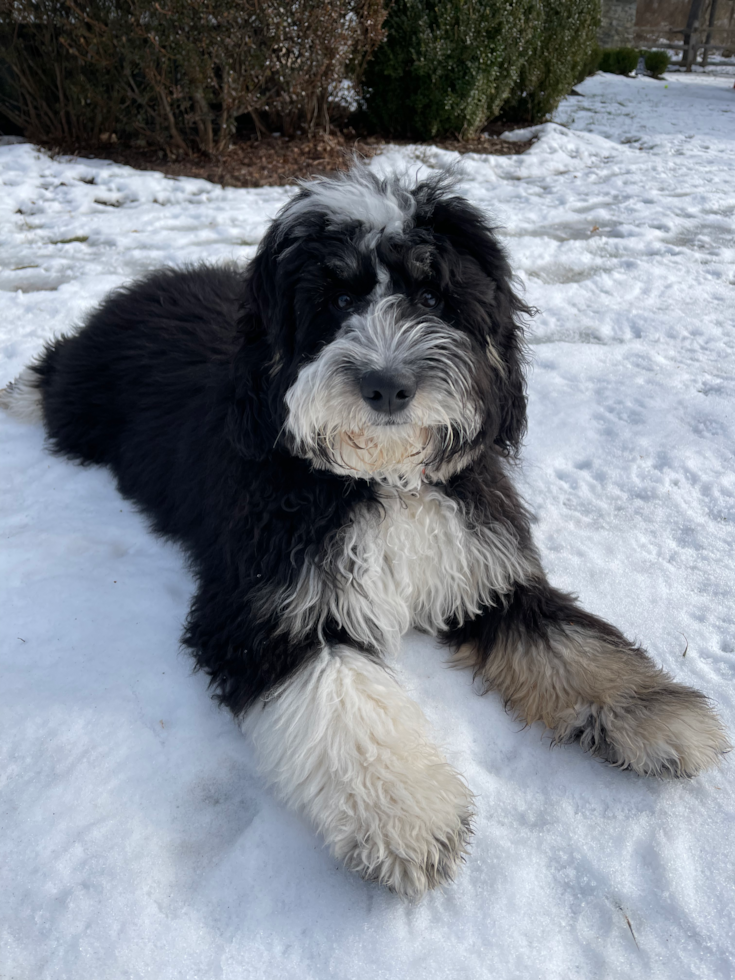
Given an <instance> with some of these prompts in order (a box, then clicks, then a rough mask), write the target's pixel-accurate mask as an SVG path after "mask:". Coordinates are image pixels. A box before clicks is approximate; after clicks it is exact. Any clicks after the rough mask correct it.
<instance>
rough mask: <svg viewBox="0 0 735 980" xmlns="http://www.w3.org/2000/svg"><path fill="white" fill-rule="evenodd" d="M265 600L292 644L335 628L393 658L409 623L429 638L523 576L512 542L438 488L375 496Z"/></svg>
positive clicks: (508, 531) (509, 534)
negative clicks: (275, 609) (278, 616)
mask: <svg viewBox="0 0 735 980" xmlns="http://www.w3.org/2000/svg"><path fill="white" fill-rule="evenodd" d="M379 499H380V504H381V507H380V508H376V507H375V506H374V505H367V504H365V505H358V506H357V507H356V508H355V510H354V511H353V512H352V516H351V520H350V521H349V523H348V524H346V525H345V526H344V527H343V528H342V529H341V530H340V533H339V534H338V535H337V536H336V537H335V538H332V539H331V540H329V542H325V546H324V549H323V550H322V552H321V554H320V555H319V557H318V559H317V560H316V561H310V562H307V563H306V564H305V565H304V566H303V568H302V569H301V572H300V574H299V576H298V579H297V580H296V581H295V582H294V585H293V587H292V588H291V589H288V590H285V591H284V592H282V593H280V594H279V595H277V596H272V597H271V603H270V604H271V605H273V604H275V605H277V607H278V608H279V609H280V614H281V626H282V628H283V629H285V630H287V631H288V632H289V633H290V634H291V636H292V637H294V639H297V638H306V637H308V636H310V635H313V633H314V631H316V633H317V634H318V635H319V636H321V637H322V638H326V631H327V627H329V629H330V631H331V630H332V628H333V627H335V626H336V627H338V628H339V629H342V630H344V631H345V632H346V633H348V634H349V635H350V636H351V637H352V638H353V640H354V641H355V642H356V643H357V644H359V645H360V646H363V647H364V646H368V647H371V648H373V649H375V650H377V651H379V652H381V653H385V652H390V651H395V650H396V649H397V647H398V642H399V640H400V637H401V635H402V634H403V633H405V632H406V630H408V629H409V628H410V627H411V626H415V627H417V628H419V629H422V630H425V631H426V632H428V633H438V632H440V631H442V630H445V629H447V628H449V627H450V626H451V625H452V623H457V622H462V621H463V620H465V619H467V618H468V617H471V616H475V615H477V614H478V613H479V612H480V611H481V609H482V608H483V607H484V606H489V605H493V604H494V603H495V602H497V600H498V597H499V596H501V595H504V594H506V593H508V592H509V591H510V590H511V589H512V588H513V584H514V583H515V582H518V581H520V580H522V579H523V578H525V577H526V574H527V572H528V568H527V565H526V562H525V560H524V558H523V556H522V553H521V552H520V550H519V547H518V540H517V537H516V535H515V533H514V531H513V530H512V528H510V527H508V526H507V525H505V524H501V523H498V524H491V525H481V524H478V523H475V522H472V521H471V520H469V519H468V517H467V514H466V513H465V512H464V510H463V508H462V507H461V506H460V504H459V503H458V502H457V501H456V500H453V499H452V498H451V497H449V496H447V495H446V494H445V493H444V492H443V491H442V490H441V489H440V488H438V487H434V486H428V485H424V486H423V487H422V488H421V490H420V491H418V492H416V493H408V492H404V491H398V490H387V489H386V490H382V491H381V493H380V498H379Z"/></svg>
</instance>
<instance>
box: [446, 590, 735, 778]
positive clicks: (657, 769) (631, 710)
mask: <svg viewBox="0 0 735 980" xmlns="http://www.w3.org/2000/svg"><path fill="white" fill-rule="evenodd" d="M447 640H448V641H449V642H450V643H452V644H453V645H454V646H455V647H457V648H458V655H459V657H460V658H462V659H465V660H466V661H467V662H468V663H469V664H470V665H471V666H472V667H474V668H475V670H476V671H477V673H478V675H479V676H480V677H481V678H482V680H483V681H484V683H485V685H486V686H487V688H488V689H490V688H492V689H495V690H497V691H499V692H500V694H501V696H502V697H503V698H504V700H505V702H506V704H507V705H508V706H509V707H510V708H511V709H512V710H513V711H515V712H516V713H517V714H518V715H519V717H521V718H522V719H523V720H524V721H526V722H527V723H529V724H530V723H532V722H535V721H542V722H543V723H544V724H545V725H546V726H547V727H548V728H549V729H550V730H551V731H552V733H553V738H554V742H555V743H557V744H561V743H565V742H572V741H579V742H580V744H581V746H582V748H583V749H585V750H587V751H588V752H591V753H592V754H593V755H595V756H598V757H600V758H601V759H604V760H605V761H606V762H609V763H611V764H612V765H615V766H619V767H620V768H622V769H633V770H635V771H636V772H637V773H639V774H641V775H646V776H693V775H696V774H697V773H698V772H701V771H702V770H703V769H709V768H712V767H713V766H715V765H716V764H717V763H718V761H719V759H720V757H721V755H722V754H723V753H724V752H726V751H728V749H729V748H730V746H729V743H728V740H727V737H726V735H725V731H724V729H723V727H722V724H721V722H720V720H719V718H718V717H717V715H716V714H715V713H714V711H713V710H712V709H711V707H710V705H709V702H708V700H707V698H706V697H705V696H704V695H703V694H701V693H700V692H699V691H695V690H694V689H693V688H690V687H685V686H684V685H682V684H677V683H676V682H675V681H673V680H672V679H671V677H670V676H669V675H668V674H666V673H665V671H663V670H662V669H660V668H659V667H657V666H656V665H655V664H654V663H653V661H652V660H651V658H650V657H649V656H648V655H647V654H646V653H645V652H644V651H643V650H642V649H640V647H637V646H635V645H634V644H632V643H630V642H629V641H628V640H627V639H626V638H625V637H624V636H623V635H622V634H621V633H620V632H619V631H618V630H616V629H615V628H614V627H613V626H610V625H609V624H608V623H606V622H604V621H603V620H601V619H598V618H597V617H596V616H593V615H591V614H590V613H587V612H585V611H584V610H583V609H581V608H580V607H579V606H578V605H577V604H576V603H575V602H574V601H573V599H572V597H570V596H568V595H565V594H564V593H562V592H559V591H558V590H556V589H554V588H552V587H551V586H550V585H549V584H548V583H547V582H546V581H545V580H543V578H541V577H539V578H538V579H536V580H535V581H531V582H528V583H526V584H518V585H516V587H515V589H514V590H513V591H512V592H511V593H510V595H508V596H507V597H505V601H500V600H499V602H498V605H497V606H496V607H494V608H488V609H486V610H485V611H484V612H483V613H482V614H481V615H480V616H479V617H477V618H476V619H475V620H473V621H472V622H469V623H465V624H464V626H462V627H460V628H458V629H456V630H454V631H453V632H452V633H451V634H450V635H449V636H448V637H447Z"/></svg>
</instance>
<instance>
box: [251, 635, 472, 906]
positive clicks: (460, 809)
mask: <svg viewBox="0 0 735 980" xmlns="http://www.w3.org/2000/svg"><path fill="white" fill-rule="evenodd" d="M243 728H244V730H245V731H246V732H248V733H249V734H251V736H252V738H253V740H254V743H255V746H256V749H257V752H258V756H259V760H260V764H261V767H262V769H263V772H264V773H265V775H266V776H267V777H268V779H269V780H270V781H271V782H272V783H273V784H274V785H275V787H276V788H277V790H278V791H279V792H280V795H281V796H282V797H283V799H284V800H285V801H286V802H287V803H288V804H289V805H291V806H293V807H294V808H296V809H298V810H300V811H301V812H303V813H305V814H306V816H307V817H308V818H309V819H310V820H311V821H312V823H313V824H314V825H315V827H316V828H317V830H318V831H319V832H320V833H321V834H322V835H323V837H324V838H325V840H326V842H327V843H328V844H329V846H330V848H331V850H332V852H333V853H334V855H335V856H336V857H338V858H339V859H341V860H342V861H343V862H344V863H345V865H346V866H347V867H348V868H349V869H350V870H352V871H356V872H357V873H358V874H360V875H361V876H362V877H363V878H367V879H370V880H375V881H378V882H380V883H381V884H383V885H386V886H388V887H389V888H390V889H392V890H393V891H395V892H397V893H398V894H400V895H401V896H402V897H404V898H409V899H417V898H419V897H420V896H421V895H422V894H423V893H424V892H425V891H426V890H427V889H429V888H434V887H436V886H437V885H441V884H443V883H445V882H448V881H451V880H452V879H453V877H454V875H455V872H456V871H457V868H458V865H459V864H460V862H461V861H462V860H463V857H464V854H465V851H466V845H467V840H468V838H469V836H470V833H471V829H470V821H471V815H472V797H471V794H470V792H469V790H468V789H467V786H466V785H465V783H464V781H463V780H462V778H461V777H460V776H459V775H458V774H457V773H456V772H455V771H454V769H452V768H451V767H450V766H449V764H448V763H447V762H446V760H445V759H444V757H443V756H442V754H441V752H440V751H439V749H438V748H436V747H435V746H434V745H433V744H432V743H431V741H430V739H429V738H428V736H427V732H426V722H425V719H424V717H423V714H422V712H421V710H420V709H419V707H418V706H417V705H416V704H415V703H414V702H413V701H411V700H410V699H409V698H408V697H407V695H406V694H405V693H404V692H403V690H402V689H401V687H400V686H399V685H398V683H397V682H396V681H395V680H394V678H393V677H392V676H391V674H390V673H389V672H388V671H387V670H386V669H385V668H384V667H383V666H382V665H381V664H380V663H379V662H378V661H377V660H375V659H372V658H371V657H369V656H368V655H366V654H364V653H363V652H361V651H359V650H356V649H354V648H351V647H348V646H339V645H337V646H331V647H325V648H323V649H322V650H321V651H320V652H318V653H317V654H316V656H315V657H313V658H312V659H311V660H309V661H307V662H306V663H304V664H303V665H302V666H301V667H300V668H299V669H298V670H297V672H296V673H295V674H294V675H292V676H291V677H290V678H289V679H288V680H287V681H285V682H284V683H283V684H281V685H280V686H279V687H277V688H276V689H274V690H273V691H272V692H271V694H270V695H268V696H267V697H266V699H265V700H264V701H263V702H261V703H260V704H257V705H256V706H255V707H253V708H251V709H250V710H249V712H248V713H247V715H246V716H245V719H244V721H243Z"/></svg>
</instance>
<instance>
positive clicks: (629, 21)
mask: <svg viewBox="0 0 735 980" xmlns="http://www.w3.org/2000/svg"><path fill="white" fill-rule="evenodd" d="M637 6H638V2H637V0H602V16H601V20H600V30H599V31H598V34H597V40H598V43H599V45H600V47H602V48H620V47H625V46H628V45H632V44H633V38H634V31H635V15H636V7H637Z"/></svg>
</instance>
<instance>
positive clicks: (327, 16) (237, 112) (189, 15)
mask: <svg viewBox="0 0 735 980" xmlns="http://www.w3.org/2000/svg"><path fill="white" fill-rule="evenodd" d="M383 19H384V11H383V6H382V0H330V2H329V3H325V2H324V0H290V2H288V3H279V2H278V0H196V2H194V0H87V2H84V3H82V2H81V0H79V2H77V0H0V58H2V59H3V60H4V62H5V65H6V66H7V67H6V71H5V72H4V73H3V75H2V76H0V111H2V112H3V113H4V114H5V115H6V116H7V117H8V118H10V119H11V120H12V121H13V122H15V123H16V124H17V125H19V126H21V127H22V128H23V130H24V132H25V133H26V134H27V135H28V136H30V137H31V138H34V139H39V140H44V141H59V142H63V143H68V142H69V141H76V142H79V143H97V142H99V141H100V139H101V138H103V137H104V136H105V134H112V133H114V134H115V135H116V138H117V139H121V140H131V141H134V140H136V139H137V140H139V141H145V142H147V143H152V144H154V145H158V146H160V147H162V148H165V149H166V150H167V151H168V153H169V154H170V155H175V154H177V153H190V152H192V151H194V150H201V151H204V152H207V153H216V152H220V151H221V150H223V149H224V148H226V146H227V145H228V143H229V140H230V139H231V137H232V134H233V132H234V128H235V120H236V119H237V117H238V116H242V115H244V114H246V113H250V114H251V116H252V118H253V120H254V121H255V125H256V127H257V128H258V130H259V131H262V130H264V129H265V128H267V127H268V126H270V127H271V128H273V129H276V128H277V129H280V130H281V131H283V132H285V133H286V134H289V133H291V132H293V131H294V130H295V129H297V128H302V129H304V130H305V131H307V132H309V133H313V132H314V130H315V129H316V128H317V127H319V126H324V127H325V128H328V126H329V121H330V115H331V114H332V113H333V112H334V111H336V110H337V107H338V99H337V98H336V96H337V93H338V92H339V90H340V87H341V86H343V85H344V83H345V82H347V83H348V84H351V85H353V86H359V82H360V78H361V76H362V71H363V69H364V66H365V63H366V61H367V59H368V58H369V56H370V54H371V53H372V51H373V50H374V49H375V47H376V46H377V45H378V43H379V42H380V40H381V39H382V37H383V30H382V22H383ZM108 138H109V136H108Z"/></svg>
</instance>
